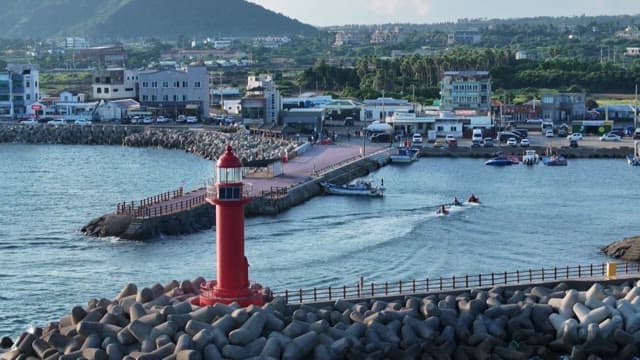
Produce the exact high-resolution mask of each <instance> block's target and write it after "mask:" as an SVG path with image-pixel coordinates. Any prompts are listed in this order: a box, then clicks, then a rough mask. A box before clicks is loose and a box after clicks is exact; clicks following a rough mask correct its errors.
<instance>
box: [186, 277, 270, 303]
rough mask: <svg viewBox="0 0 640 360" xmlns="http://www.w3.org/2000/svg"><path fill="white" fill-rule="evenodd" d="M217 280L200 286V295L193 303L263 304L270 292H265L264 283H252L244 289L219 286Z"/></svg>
mask: <svg viewBox="0 0 640 360" xmlns="http://www.w3.org/2000/svg"><path fill="white" fill-rule="evenodd" d="M217 283H218V282H217V281H216V280H212V281H207V282H205V283H204V284H202V285H201V286H200V296H198V297H197V298H195V299H194V300H193V301H192V304H193V305H197V306H208V305H214V304H218V303H222V304H231V303H233V302H237V303H238V304H240V306H242V307H245V306H249V305H259V306H262V305H264V303H265V299H266V298H267V297H269V294H267V293H266V292H265V289H264V288H263V287H262V285H260V284H258V283H252V284H251V286H250V287H248V288H244V289H223V288H220V287H218V286H217Z"/></svg>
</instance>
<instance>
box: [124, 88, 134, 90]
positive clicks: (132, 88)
mask: <svg viewBox="0 0 640 360" xmlns="http://www.w3.org/2000/svg"><path fill="white" fill-rule="evenodd" d="M124 91H133V88H125V89H124Z"/></svg>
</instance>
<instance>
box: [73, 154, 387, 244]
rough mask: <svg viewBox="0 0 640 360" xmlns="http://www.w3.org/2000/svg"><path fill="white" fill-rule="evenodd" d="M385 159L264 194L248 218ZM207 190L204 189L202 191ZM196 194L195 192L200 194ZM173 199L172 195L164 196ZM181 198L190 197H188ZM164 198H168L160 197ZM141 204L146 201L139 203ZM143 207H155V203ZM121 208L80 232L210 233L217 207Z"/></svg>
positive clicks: (130, 235) (190, 202) (197, 202)
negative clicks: (325, 182)
mask: <svg viewBox="0 0 640 360" xmlns="http://www.w3.org/2000/svg"><path fill="white" fill-rule="evenodd" d="M384 159H385V158H384V157H383V158H380V159H378V158H365V159H360V160H357V161H355V162H352V163H349V164H346V165H344V166H341V167H338V168H335V169H332V170H328V171H327V172H326V173H324V175H323V176H321V177H318V178H315V179H313V180H310V181H306V182H303V183H301V184H298V185H296V186H293V187H291V188H277V189H274V190H273V191H268V192H263V193H261V194H260V195H259V196H256V197H254V198H253V200H252V201H251V202H250V203H249V204H247V205H246V207H245V216H247V217H252V216H265V215H267V216H269V215H277V214H279V213H281V212H283V211H286V210H288V209H290V208H292V207H294V206H297V205H299V204H301V203H303V202H305V201H307V200H309V199H311V198H313V197H314V196H317V195H319V194H321V193H322V186H320V182H322V181H332V182H335V183H338V184H343V183H347V182H349V181H351V180H353V179H355V178H357V177H361V176H365V175H367V174H369V172H371V171H374V170H376V169H378V168H379V167H380V166H383V165H384V164H385V160H384ZM200 190H204V189H200ZM197 191H198V190H195V191H194V192H197ZM165 195H166V198H171V197H172V196H173V194H172V193H167V194H165ZM180 195H185V196H187V197H188V195H189V193H187V194H183V193H182V190H181V189H180ZM161 198H163V199H164V198H165V197H161ZM140 203H141V204H142V203H143V201H141V202H140ZM144 203H145V204H146V203H149V204H152V203H153V200H148V201H147V200H145V201H144ZM127 206H128V205H127V204H126V203H123V204H119V205H118V208H117V210H116V212H114V213H111V214H105V215H102V216H100V217H98V218H95V219H93V220H91V221H90V222H89V223H88V224H87V225H85V226H84V227H82V229H81V231H82V232H83V233H85V234H87V235H90V236H98V237H108V236H115V237H119V238H123V239H129V240H146V239H151V238H155V237H158V236H160V235H161V234H163V235H180V234H191V233H195V232H198V231H202V230H206V229H210V228H211V227H212V226H214V225H215V207H214V206H212V205H210V204H208V203H207V202H205V200H204V192H203V195H199V196H196V197H195V198H188V199H184V200H181V201H178V202H175V203H172V204H170V205H164V206H163V207H160V208H148V207H145V206H143V205H141V206H134V205H133V204H131V205H130V209H131V210H132V211H126V210H127V209H128V208H127Z"/></svg>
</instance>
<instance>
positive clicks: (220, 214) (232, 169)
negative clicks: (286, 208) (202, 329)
mask: <svg viewBox="0 0 640 360" xmlns="http://www.w3.org/2000/svg"><path fill="white" fill-rule="evenodd" d="M215 176H216V182H215V186H214V187H213V190H214V191H209V190H208V191H207V202H209V203H210V204H212V205H215V206H216V261H217V268H216V278H217V280H212V281H209V282H206V283H205V284H203V285H202V287H201V289H200V290H201V292H200V297H199V299H198V302H199V305H200V306H206V305H213V304H215V303H224V304H229V303H232V302H234V301H236V302H238V303H239V304H240V305H241V306H248V305H251V304H255V305H262V304H264V297H263V294H262V286H260V285H259V284H249V262H248V261H247V258H246V257H245V256H244V205H245V204H246V203H248V202H249V201H251V198H250V197H248V196H245V194H244V186H243V183H242V162H241V161H240V159H238V157H237V156H235V155H234V154H233V151H232V149H231V146H230V145H227V148H226V151H225V152H224V154H222V156H220V158H219V159H218V162H217V163H216V173H215Z"/></svg>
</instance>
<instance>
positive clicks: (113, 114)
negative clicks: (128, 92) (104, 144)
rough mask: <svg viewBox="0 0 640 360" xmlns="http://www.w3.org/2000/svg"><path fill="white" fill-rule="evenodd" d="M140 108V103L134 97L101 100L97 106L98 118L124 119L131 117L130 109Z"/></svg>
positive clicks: (104, 119)
mask: <svg viewBox="0 0 640 360" xmlns="http://www.w3.org/2000/svg"><path fill="white" fill-rule="evenodd" d="M139 109H140V103H139V102H137V101H135V100H133V99H122V100H112V101H108V102H106V103H105V102H101V103H100V104H99V105H98V106H97V108H96V118H98V119H100V120H101V121H122V120H123V119H126V118H128V117H130V114H129V112H130V111H133V110H139Z"/></svg>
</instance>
